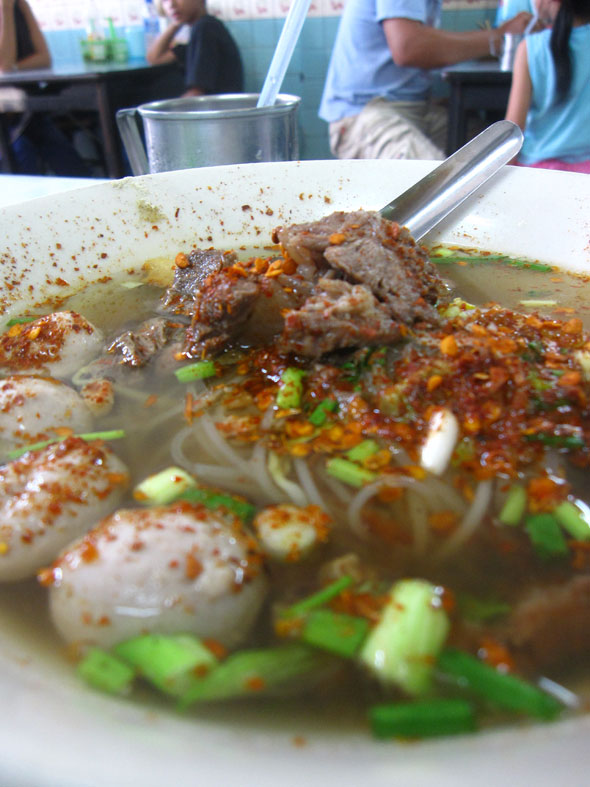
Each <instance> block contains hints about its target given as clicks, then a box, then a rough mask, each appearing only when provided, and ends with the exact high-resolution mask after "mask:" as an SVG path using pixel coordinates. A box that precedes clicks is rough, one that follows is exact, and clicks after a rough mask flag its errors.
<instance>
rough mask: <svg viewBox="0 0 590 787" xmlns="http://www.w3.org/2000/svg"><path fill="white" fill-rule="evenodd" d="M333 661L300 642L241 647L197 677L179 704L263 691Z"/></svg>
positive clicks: (285, 683)
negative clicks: (271, 645) (253, 647)
mask: <svg viewBox="0 0 590 787" xmlns="http://www.w3.org/2000/svg"><path fill="white" fill-rule="evenodd" d="M329 663H331V662H330V659H329V657H328V656H327V655H326V654H324V653H321V652H320V651H318V650H315V649H314V648H310V647H308V646H307V645H303V644H300V643H293V644H289V645H284V646H282V647H277V648H266V649H261V650H243V651H239V652H237V653H234V654H233V655H231V656H229V657H228V658H227V659H226V660H225V661H223V662H221V663H220V664H218V665H217V666H216V667H215V668H214V669H212V670H211V671H210V672H209V673H208V674H207V675H205V677H204V678H201V679H197V678H195V679H194V680H193V682H192V685H191V686H190V688H188V689H187V691H186V692H185V693H184V694H183V695H182V696H181V698H180V703H179V708H180V709H181V710H183V709H186V708H187V707H188V706H189V705H192V704H193V703H195V702H209V701H212V700H226V699H230V698H233V697H243V696H253V695H255V694H258V693H260V694H262V693H264V692H265V691H266V690H268V689H275V688H280V687H282V686H286V685H287V686H288V685H289V684H290V683H292V681H294V680H296V679H297V678H300V677H302V676H304V675H308V674H310V673H313V672H316V671H318V670H320V669H323V668H324V667H325V666H326V665H327V664H329Z"/></svg>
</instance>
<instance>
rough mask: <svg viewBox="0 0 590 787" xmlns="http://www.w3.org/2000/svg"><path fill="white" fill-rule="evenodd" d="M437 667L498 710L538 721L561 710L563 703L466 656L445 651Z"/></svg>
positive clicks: (551, 716)
mask: <svg viewBox="0 0 590 787" xmlns="http://www.w3.org/2000/svg"><path fill="white" fill-rule="evenodd" d="M438 668H439V669H440V670H441V672H443V673H445V674H446V675H450V676H452V677H453V678H456V680H457V682H458V684H459V685H460V686H462V687H464V688H466V689H469V690H471V691H473V692H474V693H475V694H478V695H480V696H481V697H484V698H485V699H487V700H488V701H489V702H492V703H493V704H494V705H497V706H498V707H500V708H506V709H507V710H511V711H516V712H518V713H526V714H527V715H528V716H534V717H536V718H539V719H553V718H555V717H556V716H557V715H559V713H560V712H561V711H562V710H563V706H562V704H561V703H560V702H558V701H557V700H556V699H555V698H554V697H551V696H550V695H549V694H547V693H546V692H544V691H541V689H538V688H537V687H536V686H533V685H532V684H531V683H528V682H527V681H525V680H523V679H522V678H519V677H517V676H516V675H509V674H505V673H502V672H498V670H496V669H494V668H493V667H490V666H489V665H488V664H485V663H484V662H482V661H480V660H479V659H477V658H475V657H474V656H471V655H470V654H469V653H463V652H462V651H459V650H444V651H443V652H442V653H441V654H440V656H439V659H438Z"/></svg>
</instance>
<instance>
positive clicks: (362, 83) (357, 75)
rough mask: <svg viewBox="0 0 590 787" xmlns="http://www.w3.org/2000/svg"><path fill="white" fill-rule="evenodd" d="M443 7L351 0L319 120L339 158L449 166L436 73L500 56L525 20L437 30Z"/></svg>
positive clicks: (426, 1) (524, 16) (404, 0)
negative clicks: (435, 95) (507, 37)
mask: <svg viewBox="0 0 590 787" xmlns="http://www.w3.org/2000/svg"><path fill="white" fill-rule="evenodd" d="M441 6H442V0H348V1H347V3H346V5H345V7H344V12H343V14H342V19H341V20H340V27H339V29H338V34H337V37H336V42H335V45H334V49H333V52H332V57H331V61H330V66H329V68H328V75H327V78H326V84H325V87H324V94H323V97H322V101H321V104H320V111H319V115H320V117H321V118H322V119H323V120H325V121H327V122H328V123H329V124H330V149H331V150H332V153H333V154H334V155H335V156H337V157H338V158H372V159H376V158H405V159H414V158H421V159H442V158H444V152H443V150H444V144H445V139H446V127H447V112H446V109H445V108H444V107H442V106H440V105H438V104H435V103H434V102H433V101H432V100H431V97H430V89H431V84H432V79H433V74H432V72H433V70H434V69H438V68H442V67H443V66H448V65H451V64H453V63H459V62H461V61H463V60H472V59H474V58H480V57H484V56H486V55H490V54H492V55H498V54H499V53H500V49H501V45H502V40H503V37H504V34H505V33H508V32H510V33H522V32H523V31H524V29H525V27H526V26H527V24H528V22H529V20H530V19H531V15H530V14H529V13H520V14H518V15H517V16H516V17H514V18H513V19H511V20H509V21H507V22H504V23H503V24H502V25H500V27H498V28H494V29H492V30H474V31H466V32H453V31H447V30H441V29H439V28H438V27H437V25H438V24H439V21H440V12H441Z"/></svg>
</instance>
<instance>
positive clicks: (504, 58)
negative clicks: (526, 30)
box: [500, 33, 524, 71]
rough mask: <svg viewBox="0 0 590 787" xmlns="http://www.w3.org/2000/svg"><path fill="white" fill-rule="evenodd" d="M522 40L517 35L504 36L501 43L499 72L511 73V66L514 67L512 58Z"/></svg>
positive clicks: (519, 35) (520, 36)
mask: <svg viewBox="0 0 590 787" xmlns="http://www.w3.org/2000/svg"><path fill="white" fill-rule="evenodd" d="M523 38H524V36H523V35H521V34H519V33H505V34H504V40H503V42H502V54H501V56H500V70H501V71H512V66H513V65H514V56H515V55H516V50H517V49H518V45H519V44H520V42H521V41H522V39H523Z"/></svg>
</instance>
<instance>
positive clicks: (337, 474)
mask: <svg viewBox="0 0 590 787" xmlns="http://www.w3.org/2000/svg"><path fill="white" fill-rule="evenodd" d="M326 471H327V472H328V473H329V475H331V476H333V477H334V478H337V479H338V480H339V481H343V482H344V483H345V484H349V485H350V486H363V484H368V483H370V482H371V481H374V480H375V478H376V477H377V476H376V475H375V473H373V472H372V471H371V470H367V469H366V468H364V467H361V466H360V465H357V464H356V463H355V462H349V461H348V459H342V458H341V457H339V456H334V457H332V459H328V461H327V462H326Z"/></svg>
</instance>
